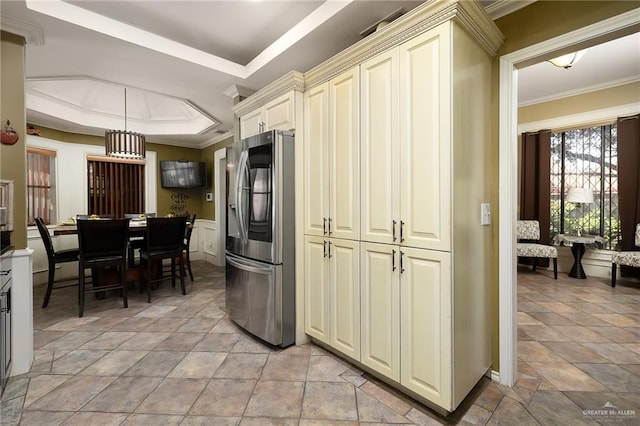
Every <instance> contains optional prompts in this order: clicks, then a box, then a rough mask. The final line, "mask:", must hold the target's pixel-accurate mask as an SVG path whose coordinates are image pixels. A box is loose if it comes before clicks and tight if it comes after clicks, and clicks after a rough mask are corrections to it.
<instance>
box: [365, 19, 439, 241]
mask: <svg viewBox="0 0 640 426" xmlns="http://www.w3.org/2000/svg"><path fill="white" fill-rule="evenodd" d="M448 44H449V33H448V28H447V27H446V26H443V27H442V28H436V29H434V30H431V31H428V32H426V33H424V34H422V35H420V36H418V37H415V38H414V39H412V40H410V41H409V42H407V43H404V44H402V45H400V46H399V47H396V48H394V49H391V50H390V51H388V52H384V53H382V54H380V55H378V56H376V57H374V58H372V59H370V60H368V61H367V62H365V63H363V64H362V65H361V75H362V78H361V81H362V83H361V85H362V89H361V90H362V97H361V109H362V115H361V117H362V121H361V126H362V139H361V152H362V156H361V159H362V164H361V167H362V174H361V187H362V236H361V238H362V240H364V241H371V242H380V243H389V244H401V245H404V246H412V247H420V248H427V249H435V250H449V249H450V246H451V241H450V223H449V220H448V218H449V215H450V209H451V199H450V179H449V163H450V161H451V155H450V150H449V143H448V141H449V133H448V127H449V122H450V115H449V114H450V113H449V106H450V103H451V101H450V95H451V92H450V90H449V85H448V81H449V74H450V72H451V70H450V60H449V57H448V56H449V50H448V48H447V46H448Z"/></svg>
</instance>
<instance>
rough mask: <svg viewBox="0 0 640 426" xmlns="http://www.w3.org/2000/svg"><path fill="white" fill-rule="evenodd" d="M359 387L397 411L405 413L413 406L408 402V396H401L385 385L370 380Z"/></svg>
mask: <svg viewBox="0 0 640 426" xmlns="http://www.w3.org/2000/svg"><path fill="white" fill-rule="evenodd" d="M359 389H360V390H362V391H363V392H366V393H367V394H369V395H371V396H372V397H374V398H375V399H377V400H378V401H380V402H382V403H383V404H384V405H386V406H387V407H389V408H391V409H392V410H393V411H395V412H396V413H399V414H402V415H405V414H406V413H408V412H409V410H411V408H412V407H411V404H409V403H408V399H407V398H405V397H401V396H400V395H399V394H397V393H395V392H391V391H390V390H389V388H387V387H383V386H382V385H380V384H379V383H376V382H371V381H368V382H367V383H365V384H363V385H362V386H360V388H359Z"/></svg>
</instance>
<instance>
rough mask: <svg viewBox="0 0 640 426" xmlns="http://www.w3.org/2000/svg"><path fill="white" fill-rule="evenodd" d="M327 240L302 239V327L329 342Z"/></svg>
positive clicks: (316, 238) (308, 237) (310, 333)
mask: <svg viewBox="0 0 640 426" xmlns="http://www.w3.org/2000/svg"><path fill="white" fill-rule="evenodd" d="M327 245H328V244H327V240H325V239H323V238H321V237H313V236H306V237H305V240H304V275H305V277H304V283H305V289H304V305H305V306H304V308H305V309H304V326H305V327H304V328H305V332H306V333H307V334H308V335H309V336H311V337H315V338H316V339H318V340H320V341H322V342H325V343H329V333H330V329H329V319H330V313H329V288H328V287H327V283H328V276H327V272H328V267H327Z"/></svg>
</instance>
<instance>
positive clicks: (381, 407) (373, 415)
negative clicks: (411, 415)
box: [356, 389, 409, 423]
mask: <svg viewBox="0 0 640 426" xmlns="http://www.w3.org/2000/svg"><path fill="white" fill-rule="evenodd" d="M356 401H357V404H358V405H357V407H358V420H359V421H360V422H374V423H409V420H407V419H406V418H405V417H404V416H402V415H400V414H398V413H396V412H395V411H393V410H392V409H391V408H389V407H388V406H386V405H385V404H380V401H378V400H377V399H376V398H374V397H372V396H371V395H369V394H367V393H365V392H363V391H361V390H360V389H356Z"/></svg>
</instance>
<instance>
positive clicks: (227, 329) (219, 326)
mask: <svg viewBox="0 0 640 426" xmlns="http://www.w3.org/2000/svg"><path fill="white" fill-rule="evenodd" d="M211 332H212V333H241V331H240V329H239V328H238V326H237V325H235V324H234V323H233V322H231V321H229V320H228V319H226V318H223V319H221V320H220V321H218V322H217V323H216V325H215V326H214V327H213V329H212V330H211Z"/></svg>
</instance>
